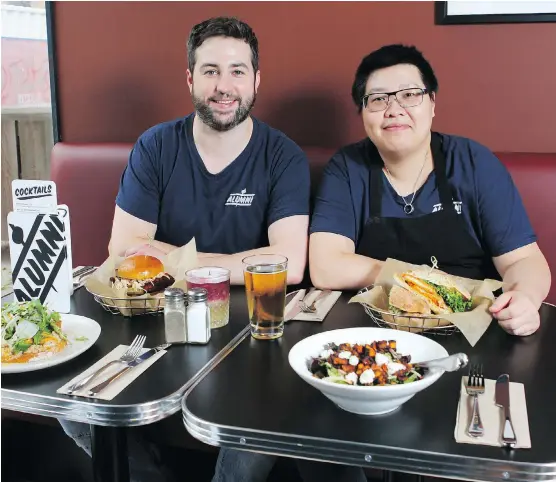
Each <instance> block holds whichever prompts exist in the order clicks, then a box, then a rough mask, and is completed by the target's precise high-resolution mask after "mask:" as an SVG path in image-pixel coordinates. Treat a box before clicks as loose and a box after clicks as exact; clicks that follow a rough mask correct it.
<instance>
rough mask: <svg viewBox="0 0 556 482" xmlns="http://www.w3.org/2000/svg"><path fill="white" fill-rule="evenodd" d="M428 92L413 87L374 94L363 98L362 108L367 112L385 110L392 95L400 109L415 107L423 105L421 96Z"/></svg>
mask: <svg viewBox="0 0 556 482" xmlns="http://www.w3.org/2000/svg"><path fill="white" fill-rule="evenodd" d="M428 92H429V90H428V89H420V88H417V87H413V88H411V89H402V90H396V91H395V92H376V93H373V94H367V95H365V96H363V99H362V102H363V108H365V109H367V110H368V111H369V112H380V111H381V110H386V109H387V108H388V105H389V104H390V96H391V95H393V96H394V98H395V99H396V102H397V103H398V104H400V106H401V107H416V106H418V105H420V104H422V103H423V96H424V95H425V94H427V93H428Z"/></svg>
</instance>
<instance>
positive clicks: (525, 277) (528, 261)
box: [503, 253, 551, 308]
mask: <svg viewBox="0 0 556 482" xmlns="http://www.w3.org/2000/svg"><path fill="white" fill-rule="evenodd" d="M503 281H504V291H521V292H523V293H525V294H526V295H527V296H528V297H529V298H530V299H531V301H532V302H533V303H534V304H535V306H537V308H539V307H540V306H541V304H542V302H543V301H544V300H545V299H546V297H547V295H548V292H549V291H550V284H551V279H550V269H549V267H548V263H547V262H546V259H545V258H544V256H543V255H542V254H541V253H535V254H533V255H531V256H528V257H526V258H523V259H520V260H518V261H516V262H515V263H513V264H512V265H510V266H509V267H508V268H507V269H506V271H505V273H504V276H503Z"/></svg>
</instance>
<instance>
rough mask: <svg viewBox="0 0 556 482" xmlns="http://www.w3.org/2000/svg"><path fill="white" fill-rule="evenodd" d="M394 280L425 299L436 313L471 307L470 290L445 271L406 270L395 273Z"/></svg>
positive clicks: (459, 310)
mask: <svg viewBox="0 0 556 482" xmlns="http://www.w3.org/2000/svg"><path fill="white" fill-rule="evenodd" d="M394 280H395V281H396V283H398V284H399V285H400V286H402V287H404V288H406V289H408V290H409V291H411V292H412V293H413V294H415V295H416V296H418V297H419V298H420V299H422V300H423V301H425V302H426V303H427V305H428V306H429V307H430V309H431V311H432V312H433V313H434V314H438V315H442V314H449V313H461V312H464V311H469V310H470V309H471V304H472V300H471V294H470V293H469V291H467V290H466V289H465V287H463V286H461V284H460V283H458V282H457V281H456V280H455V279H454V278H453V277H451V276H450V275H447V274H445V273H438V272H433V273H429V271H428V270H415V271H406V272H404V273H398V274H395V275H394Z"/></svg>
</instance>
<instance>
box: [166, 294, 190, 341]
mask: <svg viewBox="0 0 556 482" xmlns="http://www.w3.org/2000/svg"><path fill="white" fill-rule="evenodd" d="M185 304H186V299H185V293H184V291H183V290H182V289H180V288H166V289H165V290H164V333H165V338H166V343H186V342H187V315H186V307H185Z"/></svg>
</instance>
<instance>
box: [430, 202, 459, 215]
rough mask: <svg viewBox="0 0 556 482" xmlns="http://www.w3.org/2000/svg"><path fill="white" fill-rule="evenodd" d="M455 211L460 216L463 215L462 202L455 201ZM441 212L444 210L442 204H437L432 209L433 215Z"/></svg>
mask: <svg viewBox="0 0 556 482" xmlns="http://www.w3.org/2000/svg"><path fill="white" fill-rule="evenodd" d="M454 209H455V210H456V212H457V213H458V214H461V201H454ZM441 210H442V203H439V204H435V205H434V206H433V207H432V212H433V213H436V212H438V211H441Z"/></svg>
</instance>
